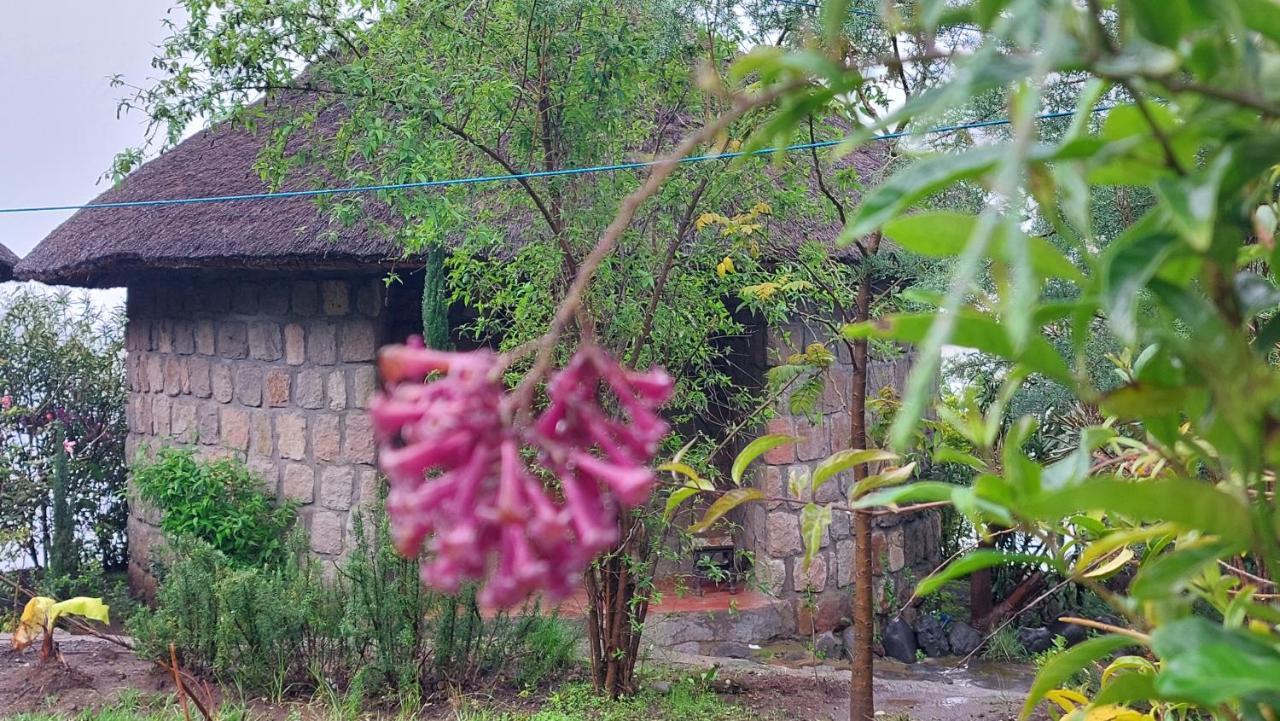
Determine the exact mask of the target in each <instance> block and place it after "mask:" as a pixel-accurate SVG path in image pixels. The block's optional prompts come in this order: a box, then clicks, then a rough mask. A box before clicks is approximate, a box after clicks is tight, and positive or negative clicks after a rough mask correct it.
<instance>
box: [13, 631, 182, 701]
mask: <svg viewBox="0 0 1280 721" xmlns="http://www.w3.org/2000/svg"><path fill="white" fill-rule="evenodd" d="M58 646H59V650H60V651H61V653H62V656H63V658H65V659H66V662H67V663H66V665H65V666H64V665H62V664H59V663H49V664H43V665H41V664H38V663H37V661H36V653H35V649H28V650H27V651H26V652H25V653H18V652H17V651H14V650H13V649H12V648H11V647H10V643H9V636H8V634H0V717H6V716H9V715H13V714H19V713H25V712H32V711H53V710H56V711H58V712H61V713H66V714H75V713H78V712H80V711H84V710H86V709H92V708H100V707H102V706H106V705H110V704H112V703H114V702H115V701H116V700H117V699H118V698H119V697H120V694H121V693H124V692H127V690H128V689H136V690H138V691H142V692H144V693H168V692H169V691H170V690H171V689H172V683H171V681H170V679H169V677H168V676H166V675H165V674H164V673H163V672H162V671H160V670H159V669H157V668H156V667H155V666H154V665H153V664H151V663H148V662H147V661H143V660H142V659H139V658H138V657H136V656H134V655H133V654H132V653H129V652H128V651H125V650H124V649H122V648H120V647H118V646H115V645H113V644H110V643H107V642H105V641H102V640H100V639H96V638H93V637H90V636H72V635H70V634H64V635H62V636H60V637H58Z"/></svg>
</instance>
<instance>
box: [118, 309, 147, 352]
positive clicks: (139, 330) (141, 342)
mask: <svg viewBox="0 0 1280 721" xmlns="http://www.w3.org/2000/svg"><path fill="white" fill-rule="evenodd" d="M126 303H128V301H126ZM129 318H130V321H129V323H128V324H127V325H126V326H125V329H124V349H125V350H127V351H147V350H151V333H150V331H148V330H147V325H146V322H145V321H143V320H141V319H140V318H139V316H138V315H137V313H135V312H134V310H133V307H132V305H130V306H129Z"/></svg>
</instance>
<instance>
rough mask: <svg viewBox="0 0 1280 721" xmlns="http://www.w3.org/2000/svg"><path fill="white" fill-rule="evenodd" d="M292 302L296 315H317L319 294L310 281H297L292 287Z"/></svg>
mask: <svg viewBox="0 0 1280 721" xmlns="http://www.w3.org/2000/svg"><path fill="white" fill-rule="evenodd" d="M289 290H290V294H289V295H290V301H291V307H292V309H293V314H294V315H302V316H309V315H315V314H316V310H317V309H318V308H319V298H320V295H319V292H318V291H317V290H316V284H315V283H314V282H313V281H310V280H297V281H294V282H293V285H292V286H291V287H290V289H289Z"/></svg>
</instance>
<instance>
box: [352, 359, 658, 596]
mask: <svg viewBox="0 0 1280 721" xmlns="http://www.w3.org/2000/svg"><path fill="white" fill-rule="evenodd" d="M379 367H380V369H381V372H382V378H383V383H384V387H383V389H382V391H381V392H380V393H378V394H377V396H376V397H375V398H374V399H373V401H372V402H371V405H370V413H371V415H372V417H373V426H374V431H375V433H376V434H377V437H378V444H379V463H380V464H381V467H382V470H383V472H384V473H386V475H387V478H388V480H389V482H390V485H391V488H390V493H389V495H388V498H387V512H388V514H389V515H390V518H391V525H392V531H393V535H394V539H395V542H396V546H397V548H398V549H399V550H400V552H401V553H403V554H405V555H407V556H423V557H424V560H423V563H422V579H423V581H424V582H425V583H427V584H428V585H431V586H433V587H435V588H437V589H439V590H442V591H446V592H452V591H456V590H458V589H459V588H460V587H461V585H462V584H463V583H466V582H468V581H479V582H480V583H481V584H482V589H481V591H480V599H481V602H482V603H483V604H484V605H486V606H489V607H500V608H509V607H511V606H515V605H517V604H519V603H521V602H522V601H524V600H526V599H527V598H529V597H530V596H532V595H534V594H538V593H541V594H543V595H545V596H547V597H549V598H551V599H556V598H562V597H564V596H566V595H568V594H570V593H571V592H572V590H573V588H574V583H575V582H576V580H577V579H578V578H579V577H580V576H581V574H582V572H583V570H584V569H585V568H586V566H587V564H588V563H590V561H591V559H592V558H594V557H595V556H596V555H597V554H599V553H600V552H602V551H604V550H606V549H607V548H609V546H611V545H612V544H613V543H615V542H616V541H617V539H618V515H617V514H618V510H619V509H620V508H626V507H634V506H637V505H639V504H642V503H644V501H645V500H646V499H647V498H648V497H649V494H650V493H651V492H652V490H653V486H654V484H655V478H654V474H653V471H652V470H650V468H649V463H650V462H651V461H652V460H653V456H654V454H655V453H656V452H657V450H658V444H659V442H660V441H661V440H662V437H663V436H664V435H665V434H666V432H667V424H666V422H665V421H664V420H663V419H662V417H661V415H660V414H659V413H658V408H659V407H660V406H661V405H662V404H663V403H665V402H666V401H667V399H668V398H669V397H670V395H671V391H672V382H671V379H670V377H668V376H667V374H666V373H664V372H662V371H661V370H653V371H649V372H634V371H629V370H626V369H624V368H622V367H621V366H620V365H618V364H617V363H616V362H615V361H614V360H613V359H612V358H610V357H609V356H608V355H607V354H605V353H604V352H603V351H601V350H600V349H598V348H595V347H591V346H588V347H584V348H582V349H580V350H579V351H578V353H577V354H576V355H575V356H574V357H573V359H572V360H571V361H570V362H569V364H568V365H567V366H565V368H564V369H562V370H561V371H559V372H558V373H556V374H555V375H554V376H552V378H551V379H550V381H549V383H548V384H547V396H548V400H549V402H548V405H547V408H546V409H545V410H544V411H543V412H542V413H540V414H539V415H538V416H537V417H536V418H534V419H533V421H532V422H530V423H528V424H522V423H521V422H519V420H518V419H519V417H520V414H519V413H515V412H514V411H515V410H516V409H514V408H511V407H510V404H511V403H512V402H513V401H512V398H513V396H511V395H510V394H508V393H507V392H506V389H505V387H504V386H503V384H502V381H501V379H500V367H499V361H498V358H497V356H495V355H494V354H492V353H489V352H487V351H476V352H470V353H451V352H445V351H437V350H431V349H428V348H424V347H423V345H422V342H421V340H420V339H411V340H410V342H409V343H408V344H406V345H398V346H389V347H387V348H384V349H383V350H382V352H381V353H380V354H379ZM547 477H554V478H555V479H556V480H558V486H559V493H553V492H551V491H550V489H549V488H548V487H547V486H546V485H544V483H543V481H542V480H540V479H541V478H547ZM424 551H425V553H424Z"/></svg>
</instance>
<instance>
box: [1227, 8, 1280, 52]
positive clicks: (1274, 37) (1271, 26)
mask: <svg viewBox="0 0 1280 721" xmlns="http://www.w3.org/2000/svg"><path fill="white" fill-rule="evenodd" d="M1235 3H1236V7H1238V8H1240V15H1241V17H1242V19H1243V20H1244V25H1245V27H1247V28H1249V29H1250V30H1253V31H1256V32H1258V33H1261V34H1262V35H1263V36H1265V37H1267V38H1268V39H1270V40H1271V42H1273V43H1280V1H1277V0H1235Z"/></svg>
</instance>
